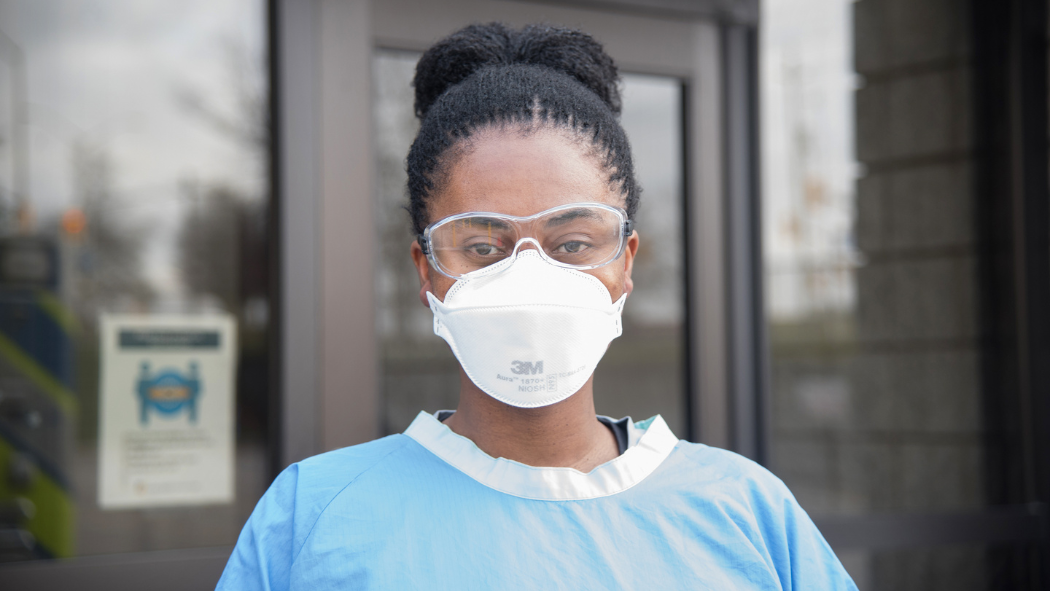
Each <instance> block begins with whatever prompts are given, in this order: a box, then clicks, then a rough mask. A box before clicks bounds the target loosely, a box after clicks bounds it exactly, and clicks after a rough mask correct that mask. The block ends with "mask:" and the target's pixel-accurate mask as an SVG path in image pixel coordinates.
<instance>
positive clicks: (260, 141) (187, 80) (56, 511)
mask: <svg viewBox="0 0 1050 591" xmlns="http://www.w3.org/2000/svg"><path fill="white" fill-rule="evenodd" d="M265 14H266V11H265V4H264V3H263V2H260V1H257V0H222V1H219V2H213V1H208V2H150V3H142V2H135V1H124V2H112V1H89V2H76V3H68V2H52V1H30V0H0V561H3V562H9V563H23V564H24V563H26V562H27V561H34V560H38V559H42V558H80V557H88V556H99V555H118V554H119V555H125V554H130V553H139V552H145V551H154V550H173V549H187V548H199V547H211V546H224V545H232V544H233V543H234V541H235V540H236V538H237V535H238V533H239V532H240V529H241V526H242V525H243V523H244V521H245V519H246V518H247V516H248V514H249V513H250V511H251V510H252V508H253V507H254V505H255V502H256V501H257V500H258V498H259V496H260V495H261V494H262V492H263V491H264V490H265V488H266V486H268V484H269V482H270V480H271V477H272V473H271V470H272V462H271V460H270V454H271V451H272V450H271V449H270V437H271V431H270V408H269V400H270V385H269V372H270V363H271V361H270V359H271V355H270V352H271V348H272V347H271V336H270V335H271V332H270V313H269V312H270V306H271V301H272V300H271V293H270V279H271V277H270V274H271V266H270V263H269V260H270V259H269V255H268V252H269V251H268V249H269V244H270V242H271V240H272V238H273V236H272V234H271V230H270V224H269V222H268V219H269V218H268V216H269V215H270V211H271V190H270V183H269V169H268V154H269V149H270V147H269V122H268V104H269V98H268V97H269V82H268V80H267V75H266V72H267V69H266V61H265V60H266V54H267V48H266V23H265ZM0 570H2V569H0ZM3 578H5V575H4V574H3V573H0V579H3Z"/></svg>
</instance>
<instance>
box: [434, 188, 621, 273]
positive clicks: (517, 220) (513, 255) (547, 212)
mask: <svg viewBox="0 0 1050 591" xmlns="http://www.w3.org/2000/svg"><path fill="white" fill-rule="evenodd" d="M580 207H597V208H601V209H605V210H607V211H610V212H612V213H614V214H616V215H617V216H618V217H619V218H620V244H619V246H618V247H617V248H616V254H615V255H613V256H611V257H609V259H608V260H607V261H605V262H603V263H598V264H596V265H574V264H571V263H563V262H561V261H558V260H555V259H553V258H551V257H550V256H548V255H547V253H546V252H544V250H543V248H537V249H536V250H538V251H539V252H540V256H542V257H543V258H544V259H545V260H546V261H547V262H549V263H551V264H553V265H556V266H558V267H563V268H566V269H579V270H587V269H597V268H599V267H604V266H605V265H608V264H609V263H611V262H613V261H615V260H616V259H618V258H620V256H621V255H623V251H624V249H625V248H626V247H627V239H628V238H630V237H631V234H633V233H634V220H632V219H631V218H629V217H628V216H627V212H626V211H624V209H623V208H622V207H616V206H614V205H609V204H607V203H596V202H581V203H567V204H565V205H557V206H555V207H552V208H550V209H545V210H543V211H541V212H539V213H534V214H532V215H530V216H524V217H520V216H515V215H508V214H505V213H495V212H489V211H468V212H464V213H457V214H455V215H450V216H448V217H446V218H442V219H440V220H438V221H436V222H434V223H432V224H430V225H429V226H427V227H426V228H425V229H424V230H423V233H422V234H417V235H416V242H418V243H419V247H420V248H422V249H423V254H425V255H427V261H429V262H430V266H431V267H433V268H434V269H437V271H438V272H439V273H441V274H442V275H444V276H446V277H449V278H451V279H459V278H461V277H463V276H465V275H468V274H469V273H473V272H474V271H470V272H468V273H463V274H460V275H453V274H452V273H451V272H449V271H447V270H445V268H444V267H443V266H442V265H441V263H439V262H438V260H437V257H435V256H434V249H433V248H432V245H431V234H432V233H433V232H434V230H437V229H438V228H440V227H441V226H444V225H445V224H449V223H452V222H456V221H458V220H462V219H466V218H472V217H481V216H483V217H487V218H497V219H504V220H508V221H510V222H513V223H516V224H521V223H524V222H530V221H532V220H535V219H537V218H540V217H543V216H546V215H550V214H552V213H556V212H558V211H562V210H569V209H577V208H580ZM522 242H532V243H533V244H534V245H536V246H537V247H539V246H540V245H539V243H538V242H537V241H536V238H535V237H533V236H522V237H520V238H518V241H517V242H515V243H514V249H513V250H512V251H511V253H510V254H509V255H508V256H507V258H505V259H501V260H500V261H497V262H502V261H505V260H507V259H514V258H516V257H517V256H518V250H519V247H520V246H521V244H522ZM492 264H493V265H494V264H496V263H492ZM491 266H492V265H488V266H485V267H481V269H487V268H488V267H491ZM481 269H476V270H475V271H480V270H481Z"/></svg>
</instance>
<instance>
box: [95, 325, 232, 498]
mask: <svg viewBox="0 0 1050 591" xmlns="http://www.w3.org/2000/svg"><path fill="white" fill-rule="evenodd" d="M236 336H237V333H236V330H235V326H234V321H233V319H232V317H230V316H227V315H221V316H118V315H103V316H102V319H101V338H102V343H101V353H102V359H101V374H102V375H101V379H100V385H99V455H100V457H99V479H98V499H99V504H100V505H101V506H102V508H104V509H131V508H139V507H165V506H177V505H205V504H217V503H230V502H233V492H234V491H233V482H234V370H235V365H234V361H235V359H236V351H237V343H236V342H235V340H236Z"/></svg>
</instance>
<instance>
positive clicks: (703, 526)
mask: <svg viewBox="0 0 1050 591" xmlns="http://www.w3.org/2000/svg"><path fill="white" fill-rule="evenodd" d="M417 427H419V428H417ZM631 428H632V429H633V430H634V433H635V434H636V435H637V437H634V438H632V439H637V441H632V443H633V445H632V446H631V448H630V449H628V450H627V451H626V452H625V453H624V454H622V455H621V456H620V458H618V459H617V460H613V462H617V461H620V462H621V464H620V465H619V466H618V467H617V466H614V468H616V470H612V471H610V470H606V471H605V473H604V474H600V473H601V472H602V470H603V469H606V468H608V467H609V466H607V465H603V467H599V468H598V469H595V471H594V472H592V473H590V474H583V473H580V472H578V471H575V470H571V469H568V468H533V467H529V466H525V465H523V464H518V463H516V462H511V461H508V460H505V459H502V458H498V459H497V458H491V457H489V456H487V455H485V454H484V452H481V450H479V449H478V448H477V447H475V446H474V445H473V443H472V442H470V441H469V440H467V439H464V438H462V437H460V436H458V435H455V434H453V433H452V432H451V431H450V430H448V428H447V427H445V426H444V425H443V424H441V423H439V422H438V421H437V420H436V419H435V418H434V417H432V416H430V415H426V414H422V413H421V414H420V416H419V417H418V418H417V419H416V421H415V422H414V423H413V426H412V427H410V429H409V430H408V431H406V433H405V434H399V435H391V436H389V437H386V438H383V439H379V440H377V441H373V442H370V443H366V444H363V445H357V446H353V447H348V448H345V449H341V450H337V451H333V452H329V453H325V454H322V455H319V456H316V457H313V458H310V459H308V460H305V461H302V462H299V463H297V464H294V465H292V466H290V467H289V468H287V469H286V470H284V472H282V473H281V474H280V476H278V477H277V479H276V480H275V481H274V483H273V484H272V486H271V487H270V489H269V490H268V491H267V492H266V494H265V495H264V496H263V498H262V499H261V500H260V501H259V504H258V506H256V508H255V511H254V512H253V513H252V515H251V517H250V518H249V520H248V522H247V524H246V525H245V526H244V530H243V531H242V532H241V535H240V539H239V540H238V542H237V546H236V548H235V549H234V551H233V555H232V556H231V557H230V560H229V563H228V564H227V566H226V570H225V571H224V572H223V575H222V579H221V580H220V581H219V585H218V588H219V589H231V590H232V589H249V590H255V589H260V590H262V589H268V590H282V589H309V590H317V591H321V590H328V589H340V590H343V589H398V590H400V589H573V590H579V589H717V590H729V589H734V590H735V589H783V590H794V589H807V590H808V589H822V590H826V589H856V587H855V586H854V584H853V582H852V580H850V578H849V575H847V574H846V572H845V570H844V569H843V568H842V565H841V564H840V563H839V561H838V559H837V558H836V557H835V554H834V553H833V552H832V550H831V549H830V548H829V547H828V545H827V543H826V542H825V541H824V538H823V537H822V536H821V535H820V532H818V531H817V528H816V527H815V526H814V525H813V522H812V521H811V520H810V519H809V517H808V516H807V515H806V513H805V512H804V511H803V510H802V508H801V507H799V505H798V503H797V502H796V501H795V499H794V497H793V496H792V495H791V493H790V492H789V491H788V489H787V488H786V487H785V486H784V484H783V483H782V482H781V481H780V480H779V479H777V478H776V477H775V476H773V475H772V474H770V473H769V472H768V471H766V470H765V469H764V468H762V467H761V466H759V465H757V464H755V463H753V462H751V461H750V460H747V459H745V458H743V457H741V456H739V455H736V454H734V453H732V452H728V451H724V450H720V449H716V448H711V447H707V446H704V445H698V444H693V443H687V442H682V441H678V440H677V438H673V436H671V437H670V438H668V436H667V435H666V434H669V433H670V431H669V430H666V426H665V425H663V422H662V420H661V419H659V418H658V417H657V418H656V421H655V425H654V423H651V422H649V421H646V422H644V423H643V424H642V425H641V426H635V425H631ZM657 428H659V429H663V430H666V434H665V435H664V436H663V439H662V440H661V439H660V438H659V437H658V436H657V435H655V434H650V433H648V432H647V431H649V432H651V431H655V430H656V429H657ZM413 429H415V433H414V432H413ZM420 432H422V434H420ZM647 438H648V439H649V440H650V441H649V442H648V443H647V441H646V439H647ZM421 442H422V443H421ZM646 447H648V449H644V448H646ZM654 450H655V451H654ZM633 452H637V453H635V454H634V456H631V454H632V453H633ZM625 457H627V461H626V462H624V461H622V458H625ZM596 475H597V476H596Z"/></svg>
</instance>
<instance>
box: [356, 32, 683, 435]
mask: <svg viewBox="0 0 1050 591" xmlns="http://www.w3.org/2000/svg"><path fill="white" fill-rule="evenodd" d="M418 57H419V56H418V54H414V53H408V52H393V51H379V52H377V53H376V54H375V59H374V62H373V67H374V71H373V76H374V82H375V86H374V87H375V93H376V94H375V97H374V104H375V125H376V147H375V150H376V161H377V169H378V172H379V174H378V183H377V186H378V189H377V193H376V208H375V209H376V216H377V223H378V225H379V228H380V235H381V236H382V238H381V248H380V253H379V261H378V264H377V265H376V274H377V275H376V286H377V287H376V289H377V291H378V293H377V298H376V301H377V302H378V304H377V310H376V318H377V333H378V339H379V346H380V348H381V359H382V380H383V385H382V388H383V400H384V413H385V414H384V430H385V431H386V432H387V433H396V432H400V431H403V430H404V429H405V428H406V427H407V426H408V425H409V423H411V421H412V419H413V418H414V417H415V415H416V414H417V413H418V412H419V411H420V410H426V411H429V412H433V411H436V410H439V409H454V408H456V405H457V402H458V400H459V365H458V363H457V362H456V359H455V357H454V356H453V355H452V352H451V351H450V350H449V348H448V345H446V344H445V342H444V341H443V340H441V339H440V338H438V337H436V336H435V335H434V333H433V316H432V314H431V313H430V310H429V309H427V308H425V307H424V306H422V305H421V304H420V302H419V280H418V278H417V276H416V272H415V268H414V267H413V266H412V263H411V260H410V258H409V256H408V251H409V246H410V244H411V242H412V240H413V237H412V235H411V230H410V223H409V218H408V215H407V213H406V211H405V210H404V206H405V205H406V203H407V198H406V193H405V184H406V182H407V176H406V173H405V164H404V163H405V156H406V155H407V154H408V149H409V146H411V144H412V140H413V139H414V138H415V134H416V130H417V129H418V124H417V123H416V120H415V117H414V115H413V110H412V101H413V95H412V88H411V86H410V83H411V81H412V75H413V73H414V70H415V62H416V60H417V59H418ZM624 78H625V80H624V114H623V124H624V127H625V129H626V130H627V133H628V135H629V136H630V138H631V141H632V148H633V150H634V156H635V162H636V166H637V171H638V177H639V180H640V182H641V184H642V186H643V187H644V189H645V192H644V194H643V196H642V206H641V208H640V211H639V213H638V220H637V221H638V225H637V227H638V231H639V235H640V236H641V240H642V242H641V247H640V249H639V256H638V259H637V262H636V264H635V269H634V280H635V291H634V293H633V294H632V295H631V297H630V302H629V303H628V305H627V306H626V308H625V311H624V333H623V336H621V337H620V338H618V339H616V340H615V341H613V343H612V345H611V347H610V349H609V352H608V353H607V354H606V356H605V358H604V359H603V361H602V362H601V364H599V366H598V370H597V372H596V377H595V398H596V400H595V404H596V406H597V409H598V412H600V413H602V414H608V415H612V416H615V417H620V416H623V415H632V416H633V417H634V418H636V419H639V418H648V417H649V416H651V415H654V414H657V413H659V414H662V415H663V416H664V418H665V419H667V422H668V424H669V425H670V426H671V428H672V429H675V430H676V432H677V433H679V434H681V435H683V436H684V434H685V413H684V410H683V408H684V405H685V398H684V392H685V387H684V370H683V369H682V362H683V361H682V360H683V343H684V341H683V334H684V333H683V326H684V310H683V301H684V300H683V289H684V288H683V284H682V281H683V279H682V268H683V266H682V250H683V249H682V230H681V211H682V174H681V165H682V156H681V144H682V140H681V124H682V121H681V107H680V101H681V85H680V83H679V82H678V81H677V80H675V79H671V78H662V77H652V76H635V75H628V76H625V77H624Z"/></svg>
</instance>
